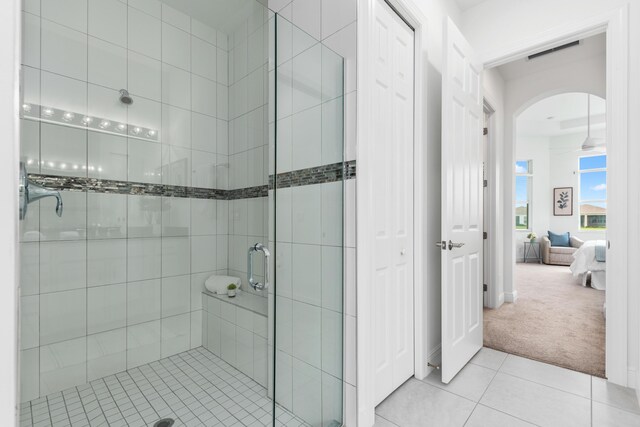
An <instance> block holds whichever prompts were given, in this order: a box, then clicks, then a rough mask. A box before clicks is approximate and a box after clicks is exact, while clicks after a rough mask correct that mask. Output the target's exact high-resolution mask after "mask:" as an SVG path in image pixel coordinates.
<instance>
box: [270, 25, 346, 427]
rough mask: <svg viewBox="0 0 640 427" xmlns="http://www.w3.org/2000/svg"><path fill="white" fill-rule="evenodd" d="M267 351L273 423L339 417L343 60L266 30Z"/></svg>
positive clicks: (286, 29)
mask: <svg viewBox="0 0 640 427" xmlns="http://www.w3.org/2000/svg"><path fill="white" fill-rule="evenodd" d="M270 31H271V46H270V47H271V52H270V58H271V61H270V74H269V76H270V79H269V80H270V94H275V97H274V96H270V115H269V131H270V136H271V144H270V155H269V178H270V179H269V207H270V220H269V240H270V241H269V247H270V248H271V249H272V253H273V254H274V265H273V267H274V268H273V269H272V271H273V279H272V281H273V286H272V287H271V288H270V291H269V308H270V315H272V318H274V319H275V322H274V323H272V324H271V327H272V328H271V331H270V335H269V346H270V354H271V364H270V367H271V370H272V372H271V373H272V375H273V389H272V390H270V392H271V393H272V394H271V396H275V400H274V404H275V408H274V416H275V420H276V425H287V421H288V418H289V417H290V415H291V414H292V415H293V416H294V417H296V419H299V420H300V421H302V422H303V423H304V424H305V425H311V426H339V425H342V419H343V417H342V413H343V191H344V190H343V179H344V177H345V165H344V163H343V160H344V159H343V151H344V148H343V115H344V114H343V104H344V99H343V92H344V90H343V58H342V57H340V56H339V55H338V54H336V53H335V52H333V51H332V50H330V49H329V48H328V47H326V46H325V45H323V43H322V42H321V41H319V40H316V39H315V38H314V37H312V36H311V35H310V34H308V33H306V32H304V31H303V30H301V29H300V28H298V27H297V26H296V25H294V24H292V23H291V22H290V21H289V20H287V19H285V18H284V17H282V16H280V15H276V16H275V19H274V21H273V23H272V24H271V29H270Z"/></svg>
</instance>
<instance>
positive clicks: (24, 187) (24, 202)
mask: <svg viewBox="0 0 640 427" xmlns="http://www.w3.org/2000/svg"><path fill="white" fill-rule="evenodd" d="M19 192H20V219H25V217H26V216H27V206H29V203H32V202H35V201H36V200H40V199H43V198H45V197H55V198H56V214H57V215H58V216H59V217H61V216H62V210H63V204H62V196H61V195H60V192H59V191H56V190H51V189H49V188H45V187H43V186H41V185H38V184H36V183H34V182H31V181H30V180H29V178H28V176H27V168H26V167H25V165H24V162H20V183H19Z"/></svg>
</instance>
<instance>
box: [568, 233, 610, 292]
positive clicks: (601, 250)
mask: <svg viewBox="0 0 640 427" xmlns="http://www.w3.org/2000/svg"><path fill="white" fill-rule="evenodd" d="M605 254H606V241H604V240H588V241H586V242H584V244H583V245H582V246H581V247H580V249H578V250H577V251H576V252H575V253H574V254H573V258H574V260H573V263H571V265H570V266H569V268H570V269H571V272H572V273H573V276H574V277H579V276H581V277H582V285H583V286H586V285H587V276H588V274H587V273H589V272H591V287H592V288H594V289H598V290H600V291H604V290H605V289H606V288H607V281H606V270H607V262H606V258H605V256H606V255H605Z"/></svg>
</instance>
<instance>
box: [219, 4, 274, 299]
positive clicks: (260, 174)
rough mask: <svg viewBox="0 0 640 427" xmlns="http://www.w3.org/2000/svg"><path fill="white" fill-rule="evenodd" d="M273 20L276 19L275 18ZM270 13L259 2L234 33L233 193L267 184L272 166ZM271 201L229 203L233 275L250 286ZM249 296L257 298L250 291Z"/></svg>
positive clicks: (231, 49) (231, 87)
mask: <svg viewBox="0 0 640 427" xmlns="http://www.w3.org/2000/svg"><path fill="white" fill-rule="evenodd" d="M271 21H273V18H271ZM269 37H270V35H269V25H268V20H267V9H266V8H263V7H262V6H259V4H258V3H255V6H254V13H252V14H251V15H250V18H249V19H247V20H246V21H243V22H242V23H241V24H240V25H238V26H237V27H236V28H235V30H234V31H233V32H231V33H230V34H229V188H230V189H239V188H248V187H256V186H261V185H267V183H268V171H269V168H268V164H269V137H268V133H267V117H268V114H269V101H268V100H269V84H268V80H267V79H268V74H267V68H268V55H269V50H268V44H269ZM267 206H268V201H267V197H256V198H250V199H239V200H232V201H230V202H229V274H231V275H234V276H237V277H241V278H242V279H243V283H245V284H246V277H247V250H248V248H249V246H250V245H254V244H256V243H263V244H266V243H267V240H268V237H267V235H266V233H267V222H268V220H269V218H268V215H267V214H268V212H267ZM259 257H260V255H259V254H258V255H256V256H255V262H254V273H255V276H256V279H257V280H260V281H261V280H263V274H264V272H263V268H262V261H261V260H260V259H259ZM243 288H244V290H245V291H248V292H252V293H255V294H257V295H261V296H266V295H265V294H264V293H257V292H254V291H253V290H252V289H250V288H249V287H248V286H246V285H245V286H243Z"/></svg>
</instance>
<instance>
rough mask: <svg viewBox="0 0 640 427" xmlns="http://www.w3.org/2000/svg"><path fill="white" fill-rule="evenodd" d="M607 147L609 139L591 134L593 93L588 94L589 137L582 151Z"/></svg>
mask: <svg viewBox="0 0 640 427" xmlns="http://www.w3.org/2000/svg"><path fill="white" fill-rule="evenodd" d="M606 148H607V140H606V139H604V138H595V137H593V136H591V94H589V93H588V94H587V138H586V139H585V140H584V142H583V143H582V150H581V151H602V152H604V151H605V150H606Z"/></svg>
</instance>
